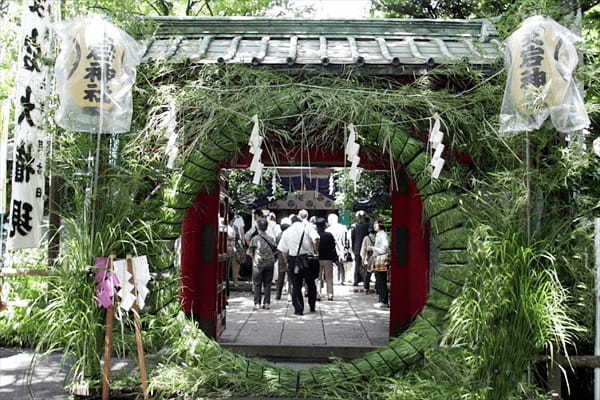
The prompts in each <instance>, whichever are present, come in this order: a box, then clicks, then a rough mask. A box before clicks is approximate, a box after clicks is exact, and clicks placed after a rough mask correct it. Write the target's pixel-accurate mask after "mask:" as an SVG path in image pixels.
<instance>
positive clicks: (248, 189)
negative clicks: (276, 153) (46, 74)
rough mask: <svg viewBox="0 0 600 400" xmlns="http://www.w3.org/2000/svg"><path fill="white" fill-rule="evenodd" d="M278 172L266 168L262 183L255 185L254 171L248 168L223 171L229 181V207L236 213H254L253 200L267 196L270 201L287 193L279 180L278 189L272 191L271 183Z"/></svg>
mask: <svg viewBox="0 0 600 400" xmlns="http://www.w3.org/2000/svg"><path fill="white" fill-rule="evenodd" d="M276 174H277V172H276V170H275V169H273V168H265V169H264V170H263V174H262V178H261V179H262V183H261V184H259V185H255V184H253V183H252V179H253V177H254V172H252V171H250V170H247V169H228V170H225V171H223V175H224V177H225V181H226V182H227V194H228V195H229V199H230V203H229V207H230V210H231V212H232V213H234V214H250V213H252V204H253V202H254V201H255V200H256V199H257V198H259V197H261V196H266V197H267V199H268V200H269V201H274V200H276V199H279V198H281V197H283V196H285V195H286V192H285V190H283V186H281V183H279V182H277V184H276V190H275V192H274V193H272V188H271V185H270V182H271V179H272V178H273V175H276Z"/></svg>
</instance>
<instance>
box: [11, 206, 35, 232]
mask: <svg viewBox="0 0 600 400" xmlns="http://www.w3.org/2000/svg"><path fill="white" fill-rule="evenodd" d="M32 211H33V207H32V206H31V204H29V203H27V202H23V203H22V204H21V201H20V200H13V208H12V212H11V230H10V233H9V235H10V237H14V236H15V233H17V232H18V233H19V235H21V236H27V234H28V233H29V232H31V229H32V226H31V224H30V222H31V220H32V217H31V215H30V214H31V212H32Z"/></svg>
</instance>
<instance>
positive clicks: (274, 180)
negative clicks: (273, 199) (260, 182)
mask: <svg viewBox="0 0 600 400" xmlns="http://www.w3.org/2000/svg"><path fill="white" fill-rule="evenodd" d="M276 191H277V176H276V175H275V171H273V178H271V193H272V194H275V192H276Z"/></svg>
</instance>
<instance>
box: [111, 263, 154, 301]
mask: <svg viewBox="0 0 600 400" xmlns="http://www.w3.org/2000/svg"><path fill="white" fill-rule="evenodd" d="M131 264H132V269H133V276H132V275H131V274H130V273H129V271H128V270H127V260H116V261H115V262H114V263H113V267H114V270H115V274H116V275H117V278H119V282H120V284H121V289H120V290H119V291H118V292H117V295H118V296H119V297H120V298H121V303H120V306H121V308H122V309H124V310H125V311H129V310H130V309H131V307H133V305H134V304H135V303H136V301H137V305H138V307H139V309H140V310H141V309H143V308H144V306H145V305H146V297H147V296H148V293H149V292H150V291H149V290H148V282H150V268H149V266H148V259H147V258H146V256H140V257H133V258H132V259H131ZM132 278H133V284H132V283H131V280H132ZM133 289H135V292H137V297H136V296H135V294H134V291H133Z"/></svg>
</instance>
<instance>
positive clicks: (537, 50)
mask: <svg viewBox="0 0 600 400" xmlns="http://www.w3.org/2000/svg"><path fill="white" fill-rule="evenodd" d="M521 58H522V59H523V61H522V62H521V67H540V66H541V65H542V61H544V49H543V48H541V47H536V46H534V45H529V46H527V47H525V48H524V49H523V51H521Z"/></svg>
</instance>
